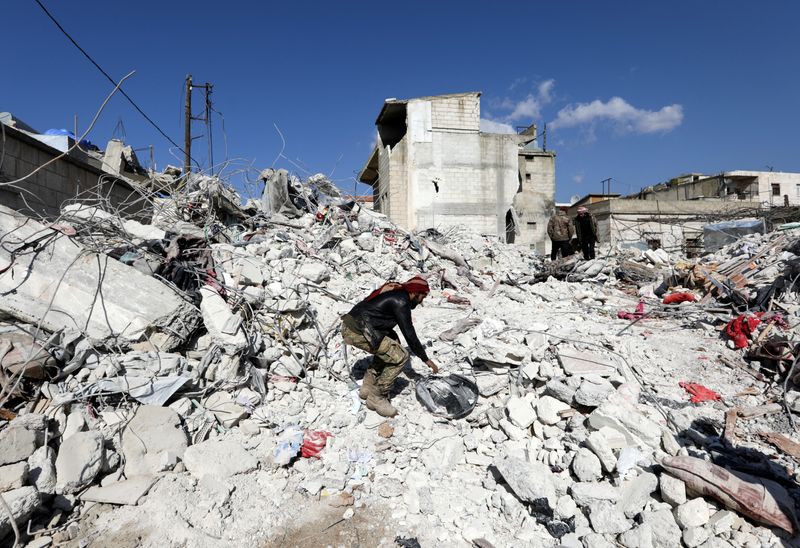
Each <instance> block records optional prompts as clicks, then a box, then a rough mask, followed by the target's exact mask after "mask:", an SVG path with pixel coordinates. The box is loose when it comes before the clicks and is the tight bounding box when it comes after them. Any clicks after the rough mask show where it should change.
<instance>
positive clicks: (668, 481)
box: [658, 474, 686, 506]
mask: <svg viewBox="0 0 800 548" xmlns="http://www.w3.org/2000/svg"><path fill="white" fill-rule="evenodd" d="M658 483H659V487H660V489H661V500H663V501H664V502H667V503H669V504H671V505H672V506H678V505H680V504H683V503H684V502H686V484H685V483H684V482H683V480H680V479H678V478H676V477H674V476H670V475H669V474H661V477H660V478H659V479H658Z"/></svg>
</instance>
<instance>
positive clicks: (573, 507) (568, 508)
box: [555, 495, 578, 520]
mask: <svg viewBox="0 0 800 548" xmlns="http://www.w3.org/2000/svg"><path fill="white" fill-rule="evenodd" d="M577 509H578V505H577V504H575V501H574V500H572V497H570V496H569V495H562V496H560V497H558V501H557V502H556V509H555V516H556V517H557V518H558V519H562V520H564V519H569V518H571V517H572V516H574V515H575V512H576V511H577Z"/></svg>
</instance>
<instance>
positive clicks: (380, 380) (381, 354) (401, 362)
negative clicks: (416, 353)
mask: <svg viewBox="0 0 800 548" xmlns="http://www.w3.org/2000/svg"><path fill="white" fill-rule="evenodd" d="M342 339H344V343H345V344H347V345H350V346H355V347H356V348H359V349H361V350H363V351H364V352H368V353H370V354H372V363H371V364H370V366H369V368H370V369H372V370H373V371H374V373H375V378H376V381H375V385H376V386H377V387H378V390H379V391H380V393H381V394H383V395H384V396H386V395H388V394H389V391H390V390H391V389H392V385H393V384H394V380H395V379H396V378H397V377H398V375H400V372H401V371H402V370H403V367H404V366H405V364H406V361H408V356H409V354H408V351H407V350H406V349H405V348H403V346H402V345H401V344H400V342H399V341H398V340H396V339H393V338H392V337H384V338H383V340H381V344H380V345H378V349H377V350H373V349H372V348H370V346H369V342H368V341H367V339H366V338H365V337H364V335H362V334H361V333H359V332H357V331H355V330H353V329H351V328H349V327H348V326H346V325H344V324H343V325H342Z"/></svg>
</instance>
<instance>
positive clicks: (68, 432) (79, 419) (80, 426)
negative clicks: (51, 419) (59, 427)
mask: <svg viewBox="0 0 800 548" xmlns="http://www.w3.org/2000/svg"><path fill="white" fill-rule="evenodd" d="M84 430H86V418H85V417H84V416H83V413H81V412H80V411H79V410H78V409H73V410H72V412H71V413H70V414H69V415H67V425H66V426H65V427H64V433H63V434H62V435H61V439H62V440H65V439H67V438H69V437H70V436H72V435H73V434H75V433H77V432H83V431H84Z"/></svg>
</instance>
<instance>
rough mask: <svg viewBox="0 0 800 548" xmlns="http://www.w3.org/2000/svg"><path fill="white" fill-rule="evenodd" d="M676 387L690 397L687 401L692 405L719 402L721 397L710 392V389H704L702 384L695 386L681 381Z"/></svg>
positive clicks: (692, 383) (693, 383)
mask: <svg viewBox="0 0 800 548" xmlns="http://www.w3.org/2000/svg"><path fill="white" fill-rule="evenodd" d="M678 386H680V387H681V388H683V389H684V390H686V392H688V393H689V395H691V396H692V397H691V398H690V399H689V401H690V402H692V403H702V402H704V401H718V400H721V399H722V397H721V396H720V395H719V394H717V393H716V392H714V391H713V390H711V389H710V388H706V387H705V386H703V385H702V384H697V383H695V382H685V381H681V382H679V383H678Z"/></svg>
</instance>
